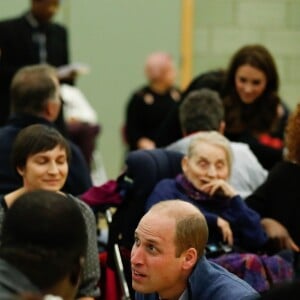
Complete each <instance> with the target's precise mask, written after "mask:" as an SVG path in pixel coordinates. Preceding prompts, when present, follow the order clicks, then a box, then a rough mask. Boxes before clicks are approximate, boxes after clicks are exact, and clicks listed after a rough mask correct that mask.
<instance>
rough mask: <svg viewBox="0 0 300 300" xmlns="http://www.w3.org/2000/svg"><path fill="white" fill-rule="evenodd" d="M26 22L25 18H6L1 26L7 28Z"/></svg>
mask: <svg viewBox="0 0 300 300" xmlns="http://www.w3.org/2000/svg"><path fill="white" fill-rule="evenodd" d="M24 20H25V18H24V16H15V17H10V18H6V19H3V20H1V21H0V26H3V27H6V26H12V25H14V24H18V23H23V22H24Z"/></svg>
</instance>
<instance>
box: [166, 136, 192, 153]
mask: <svg viewBox="0 0 300 300" xmlns="http://www.w3.org/2000/svg"><path fill="white" fill-rule="evenodd" d="M193 137H194V134H192V135H188V136H186V137H183V138H181V139H179V140H177V141H176V142H174V143H172V144H170V145H168V146H167V147H166V150H171V151H176V152H180V153H182V154H186V153H187V151H188V147H189V145H190V142H191V140H192V139H193Z"/></svg>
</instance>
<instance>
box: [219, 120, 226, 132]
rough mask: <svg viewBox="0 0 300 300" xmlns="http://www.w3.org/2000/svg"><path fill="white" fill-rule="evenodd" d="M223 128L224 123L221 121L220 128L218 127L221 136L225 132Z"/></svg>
mask: <svg viewBox="0 0 300 300" xmlns="http://www.w3.org/2000/svg"><path fill="white" fill-rule="evenodd" d="M225 127H226V123H225V122H224V121H221V123H220V126H219V132H220V133H221V134H224V132H225Z"/></svg>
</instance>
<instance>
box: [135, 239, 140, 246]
mask: <svg viewBox="0 0 300 300" xmlns="http://www.w3.org/2000/svg"><path fill="white" fill-rule="evenodd" d="M134 243H135V245H139V243H140V240H139V239H138V238H137V237H135V238H134Z"/></svg>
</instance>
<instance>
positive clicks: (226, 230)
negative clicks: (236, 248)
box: [217, 217, 233, 246]
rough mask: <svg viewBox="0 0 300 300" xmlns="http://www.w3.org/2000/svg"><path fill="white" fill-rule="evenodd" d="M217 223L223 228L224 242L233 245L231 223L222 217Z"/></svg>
mask: <svg viewBox="0 0 300 300" xmlns="http://www.w3.org/2000/svg"><path fill="white" fill-rule="evenodd" d="M217 225H218V227H219V228H220V229H221V232H222V236H223V242H226V243H227V244H228V245H229V246H232V245H233V234H232V231H231V228H230V224H229V223H228V222H227V221H226V220H224V219H223V218H221V217H218V219H217Z"/></svg>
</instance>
